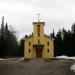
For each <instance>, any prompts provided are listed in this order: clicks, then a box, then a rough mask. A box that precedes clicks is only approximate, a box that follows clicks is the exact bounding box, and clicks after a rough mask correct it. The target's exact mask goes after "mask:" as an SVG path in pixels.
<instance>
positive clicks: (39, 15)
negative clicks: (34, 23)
mask: <svg viewBox="0 0 75 75" xmlns="http://www.w3.org/2000/svg"><path fill="white" fill-rule="evenodd" d="M37 15H38V22H39V21H40V20H39V16H40V14H39V13H38V14H37Z"/></svg>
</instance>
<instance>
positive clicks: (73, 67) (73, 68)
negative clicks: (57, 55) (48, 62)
mask: <svg viewBox="0 0 75 75" xmlns="http://www.w3.org/2000/svg"><path fill="white" fill-rule="evenodd" d="M70 69H71V70H73V71H74V72H75V63H74V64H73V65H72V66H71V68H70Z"/></svg>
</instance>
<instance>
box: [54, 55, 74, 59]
mask: <svg viewBox="0 0 75 75" xmlns="http://www.w3.org/2000/svg"><path fill="white" fill-rule="evenodd" d="M55 58H62V59H73V60H75V57H68V56H65V55H63V56H57V57H55Z"/></svg>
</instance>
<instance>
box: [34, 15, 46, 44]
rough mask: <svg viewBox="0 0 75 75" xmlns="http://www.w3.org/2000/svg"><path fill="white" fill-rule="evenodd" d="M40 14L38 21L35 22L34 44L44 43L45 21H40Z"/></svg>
mask: <svg viewBox="0 0 75 75" xmlns="http://www.w3.org/2000/svg"><path fill="white" fill-rule="evenodd" d="M39 15H40V14H38V22H33V27H34V31H33V33H34V44H39V45H40V44H44V25H45V22H40V20H39Z"/></svg>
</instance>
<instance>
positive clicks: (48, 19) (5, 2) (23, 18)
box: [0, 0, 75, 38]
mask: <svg viewBox="0 0 75 75" xmlns="http://www.w3.org/2000/svg"><path fill="white" fill-rule="evenodd" d="M38 12H39V13H40V21H44V22H45V33H46V34H50V33H51V32H52V31H53V29H54V30H55V32H57V31H58V30H59V28H60V29H62V28H63V27H64V28H65V29H67V30H68V29H70V28H71V25H72V24H73V23H74V22H75V0H0V24H1V19H2V16H4V17H5V22H7V23H8V24H9V25H12V27H13V28H14V30H16V31H17V33H18V37H19V38H21V37H22V36H23V35H26V34H28V35H29V34H31V33H32V31H33V25H32V22H33V21H37V14H38Z"/></svg>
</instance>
